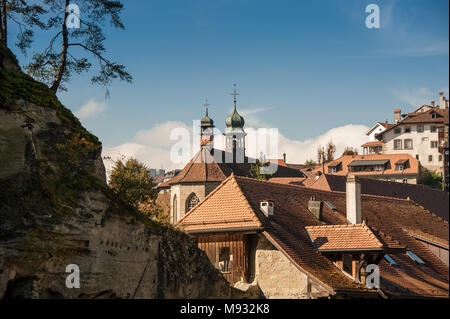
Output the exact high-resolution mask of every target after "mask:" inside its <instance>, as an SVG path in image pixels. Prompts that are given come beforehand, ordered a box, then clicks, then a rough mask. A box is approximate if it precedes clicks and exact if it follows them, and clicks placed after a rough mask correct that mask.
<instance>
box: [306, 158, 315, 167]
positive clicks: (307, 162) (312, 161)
mask: <svg viewBox="0 0 450 319" xmlns="http://www.w3.org/2000/svg"><path fill="white" fill-rule="evenodd" d="M305 165H306V166H316V165H317V163H316V162H315V161H314V160H312V159H310V160H307V161H306V162H305Z"/></svg>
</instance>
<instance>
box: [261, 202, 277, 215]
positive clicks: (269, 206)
mask: <svg viewBox="0 0 450 319" xmlns="http://www.w3.org/2000/svg"><path fill="white" fill-rule="evenodd" d="M273 207H274V203H273V200H270V199H264V200H261V201H260V202H259V209H260V210H261V212H262V213H263V214H264V215H265V216H266V217H267V218H269V217H270V216H273Z"/></svg>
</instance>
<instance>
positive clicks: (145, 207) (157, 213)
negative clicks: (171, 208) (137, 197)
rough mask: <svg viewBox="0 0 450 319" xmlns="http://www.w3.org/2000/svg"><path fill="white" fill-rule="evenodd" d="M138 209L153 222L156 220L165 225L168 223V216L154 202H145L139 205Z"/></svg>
mask: <svg viewBox="0 0 450 319" xmlns="http://www.w3.org/2000/svg"><path fill="white" fill-rule="evenodd" d="M138 209H139V211H141V212H142V213H144V214H145V215H146V216H148V217H150V218H151V219H153V220H157V221H160V222H162V223H165V224H168V223H170V216H169V215H168V214H167V213H166V212H164V210H163V208H162V207H161V206H160V205H159V204H157V203H156V201H155V200H152V199H148V200H146V201H145V202H143V203H142V204H140V205H139V207H138Z"/></svg>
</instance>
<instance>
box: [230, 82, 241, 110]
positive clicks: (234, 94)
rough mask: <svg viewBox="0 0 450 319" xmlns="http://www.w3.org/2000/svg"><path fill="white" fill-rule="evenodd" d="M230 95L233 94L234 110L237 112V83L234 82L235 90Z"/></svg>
mask: <svg viewBox="0 0 450 319" xmlns="http://www.w3.org/2000/svg"><path fill="white" fill-rule="evenodd" d="M230 95H233V102H234V112H237V111H236V96H238V95H239V93H237V92H236V83H234V90H233V93H230Z"/></svg>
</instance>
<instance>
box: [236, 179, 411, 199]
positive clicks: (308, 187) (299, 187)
mask: <svg viewBox="0 0 450 319" xmlns="http://www.w3.org/2000/svg"><path fill="white" fill-rule="evenodd" d="M328 175H329V174H328ZM236 179H246V180H250V181H254V182H260V183H270V184H274V185H278V186H282V187H288V188H295V189H309V190H312V191H315V192H321V193H332V194H345V193H346V192H341V191H334V190H322V189H317V188H311V187H310V186H312V184H311V185H310V186H302V185H294V184H283V183H277V182H271V181H270V180H268V181H266V180H260V179H256V178H251V177H246V176H236ZM363 196H364V197H373V198H381V199H390V200H394V201H396V200H399V201H404V202H410V201H411V200H408V199H406V198H397V197H390V196H382V195H372V194H361V197H363Z"/></svg>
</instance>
